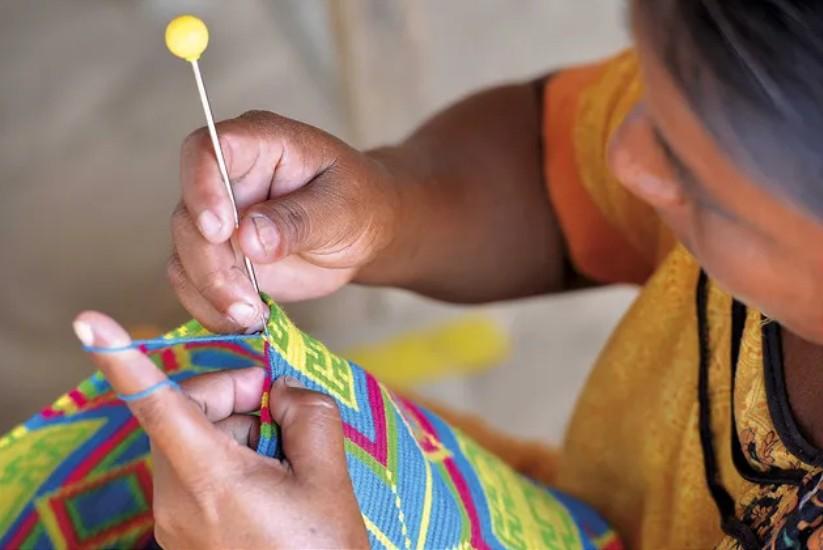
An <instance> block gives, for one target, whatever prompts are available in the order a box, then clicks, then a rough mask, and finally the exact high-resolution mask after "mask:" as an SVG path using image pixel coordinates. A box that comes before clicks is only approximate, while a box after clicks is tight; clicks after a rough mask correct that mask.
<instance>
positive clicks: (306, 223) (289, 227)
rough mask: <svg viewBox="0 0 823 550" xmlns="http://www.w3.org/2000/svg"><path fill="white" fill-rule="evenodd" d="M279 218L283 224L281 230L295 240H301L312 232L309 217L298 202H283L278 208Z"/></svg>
mask: <svg viewBox="0 0 823 550" xmlns="http://www.w3.org/2000/svg"><path fill="white" fill-rule="evenodd" d="M279 218H280V221H281V223H282V224H283V231H284V232H285V233H286V234H287V235H289V236H290V238H291V239H293V240H294V241H296V242H302V241H303V240H304V239H306V237H308V236H309V235H310V234H311V232H312V220H311V217H310V216H309V213H308V211H307V210H306V208H305V207H304V206H303V204H301V203H300V202H297V201H289V202H287V203H284V204H283V205H282V208H281V209H280V212H279Z"/></svg>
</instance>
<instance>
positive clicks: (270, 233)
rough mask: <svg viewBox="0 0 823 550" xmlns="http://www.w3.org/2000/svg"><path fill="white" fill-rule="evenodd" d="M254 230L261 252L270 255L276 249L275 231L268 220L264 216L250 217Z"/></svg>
mask: <svg viewBox="0 0 823 550" xmlns="http://www.w3.org/2000/svg"><path fill="white" fill-rule="evenodd" d="M251 221H252V222H253V223H254V229H255V231H256V232H257V242H258V243H259V245H260V248H261V250H263V252H267V253H269V254H270V253H272V252H274V250H275V248H276V247H277V229H276V228H275V227H274V224H273V223H272V222H271V220H270V219H268V218H266V217H265V216H252V218H251Z"/></svg>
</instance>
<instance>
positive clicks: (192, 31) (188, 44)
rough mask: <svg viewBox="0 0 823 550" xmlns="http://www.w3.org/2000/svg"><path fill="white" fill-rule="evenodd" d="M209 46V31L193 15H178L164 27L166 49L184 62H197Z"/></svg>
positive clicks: (200, 20) (201, 21)
mask: <svg viewBox="0 0 823 550" xmlns="http://www.w3.org/2000/svg"><path fill="white" fill-rule="evenodd" d="M208 45H209V29H208V27H206V24H205V23H203V20H202V19H200V18H199V17H195V16H193V15H180V16H178V17H175V18H174V19H172V20H171V22H169V24H168V26H167V27H166V47H167V48H168V49H169V51H170V52H171V53H173V54H174V55H176V56H177V57H179V58H181V59H185V60H186V61H197V60H198V59H200V56H201V55H203V52H204V51H206V47H207V46H208Z"/></svg>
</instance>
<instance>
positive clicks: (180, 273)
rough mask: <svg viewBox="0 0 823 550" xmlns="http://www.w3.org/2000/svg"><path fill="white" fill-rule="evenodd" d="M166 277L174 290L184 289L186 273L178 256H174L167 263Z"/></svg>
mask: <svg viewBox="0 0 823 550" xmlns="http://www.w3.org/2000/svg"><path fill="white" fill-rule="evenodd" d="M166 277H167V278H168V280H169V282H170V283H171V286H172V287H173V288H182V287H183V286H184V284H185V282H186V271H185V270H184V269H183V264H182V263H181V262H180V257H179V256H178V255H177V254H173V255H172V256H171V257H170V258H169V259H168V261H167V262H166Z"/></svg>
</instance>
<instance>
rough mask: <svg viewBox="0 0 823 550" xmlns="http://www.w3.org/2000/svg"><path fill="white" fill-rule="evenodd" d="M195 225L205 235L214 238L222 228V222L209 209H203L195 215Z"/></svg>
mask: <svg viewBox="0 0 823 550" xmlns="http://www.w3.org/2000/svg"><path fill="white" fill-rule="evenodd" d="M197 225H198V226H200V231H202V232H203V235H205V236H206V237H211V238H216V237H218V236H219V235H220V230H221V229H223V222H221V221H220V218H218V217H217V216H216V215H215V214H214V212H212V211H211V210H203V211H202V212H201V213H200V216H198V217H197Z"/></svg>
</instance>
